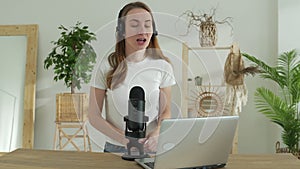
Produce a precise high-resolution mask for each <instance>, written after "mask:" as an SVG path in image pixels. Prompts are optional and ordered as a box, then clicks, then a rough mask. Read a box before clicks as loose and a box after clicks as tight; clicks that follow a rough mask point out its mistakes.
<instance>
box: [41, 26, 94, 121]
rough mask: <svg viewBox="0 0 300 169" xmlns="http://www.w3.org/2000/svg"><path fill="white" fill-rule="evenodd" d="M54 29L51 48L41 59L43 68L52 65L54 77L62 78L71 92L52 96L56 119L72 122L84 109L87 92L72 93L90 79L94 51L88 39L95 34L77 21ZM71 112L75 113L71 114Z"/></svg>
mask: <svg viewBox="0 0 300 169" xmlns="http://www.w3.org/2000/svg"><path fill="white" fill-rule="evenodd" d="M58 29H59V30H60V31H61V33H60V37H59V39H58V40H57V41H52V42H51V43H52V44H53V45H54V47H53V49H52V50H51V52H50V53H49V55H48V56H47V57H46V59H45V60H44V68H45V69H49V68H50V67H51V66H53V70H54V74H55V75H54V80H55V81H59V80H63V81H64V84H65V85H66V87H68V88H71V93H61V94H57V95H56V104H57V121H59V120H64V121H73V120H76V119H78V117H82V115H83V114H85V113H86V111H87V104H88V103H87V102H88V101H87V94H85V93H75V89H76V88H77V89H78V90H80V89H81V85H82V83H88V82H89V81H90V79H91V72H92V70H93V67H94V64H95V63H96V52H95V51H94V49H93V47H92V45H91V44H90V42H91V41H93V40H96V36H95V34H94V33H93V32H90V31H89V30H88V26H81V22H77V23H76V25H75V26H73V27H70V28H69V29H68V28H66V27H65V26H63V25H61V26H59V27H58ZM74 112H76V113H77V115H71V114H72V113H74ZM82 118H83V117H82ZM81 120H82V119H81Z"/></svg>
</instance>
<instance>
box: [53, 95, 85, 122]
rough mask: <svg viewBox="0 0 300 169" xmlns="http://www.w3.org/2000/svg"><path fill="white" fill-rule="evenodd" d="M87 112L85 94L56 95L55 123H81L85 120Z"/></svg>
mask: <svg viewBox="0 0 300 169" xmlns="http://www.w3.org/2000/svg"><path fill="white" fill-rule="evenodd" d="M87 112H88V95H87V94H86V93H75V94H71V93H59V94H56V122H83V121H85V120H86V119H87Z"/></svg>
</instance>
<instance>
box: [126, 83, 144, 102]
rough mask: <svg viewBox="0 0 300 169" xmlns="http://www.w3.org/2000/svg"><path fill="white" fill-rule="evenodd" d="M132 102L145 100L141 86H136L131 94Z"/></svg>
mask: <svg viewBox="0 0 300 169" xmlns="http://www.w3.org/2000/svg"><path fill="white" fill-rule="evenodd" d="M129 99H130V100H145V92H144V89H143V88H142V87H140V86H134V87H133V88H131V90H130V93H129Z"/></svg>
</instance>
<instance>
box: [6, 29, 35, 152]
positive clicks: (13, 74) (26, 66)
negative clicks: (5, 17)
mask: <svg viewBox="0 0 300 169" xmlns="http://www.w3.org/2000/svg"><path fill="white" fill-rule="evenodd" d="M0 45H1V46H0V49H2V50H1V51H0V59H1V62H0V64H1V65H0V67H1V69H0V71H1V72H0V78H1V83H0V118H1V119H0V132H1V131H5V132H2V133H1V134H2V135H3V133H7V135H6V136H1V137H4V138H1V140H2V142H0V148H1V146H2V147H4V146H8V145H9V147H8V148H7V147H5V149H3V148H2V150H5V151H6V150H8V151H11V150H12V149H14V148H19V147H22V148H29V149H32V148H33V144H34V118H35V88H36V61H37V45H38V25H0ZM16 79H17V80H18V81H16ZM8 80H9V82H8ZM15 130H16V131H15ZM19 130H20V131H19ZM16 133H20V134H16ZM6 137H8V138H6ZM3 140H10V141H9V142H10V143H8V142H7V141H6V142H5V141H3ZM12 140H13V142H14V143H13V144H14V145H15V146H16V145H19V147H15V146H12ZM0 151H1V150H0Z"/></svg>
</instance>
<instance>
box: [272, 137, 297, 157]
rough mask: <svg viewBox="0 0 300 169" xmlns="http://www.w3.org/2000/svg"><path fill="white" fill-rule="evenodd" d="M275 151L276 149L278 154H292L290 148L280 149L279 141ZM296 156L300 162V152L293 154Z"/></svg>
mask: <svg viewBox="0 0 300 169" xmlns="http://www.w3.org/2000/svg"><path fill="white" fill-rule="evenodd" d="M275 149H276V153H291V151H290V150H289V148H287V147H284V148H282V147H280V142H279V141H277V142H276V144H275ZM293 155H294V156H296V157H298V159H299V160H300V151H299V152H296V153H293Z"/></svg>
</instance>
